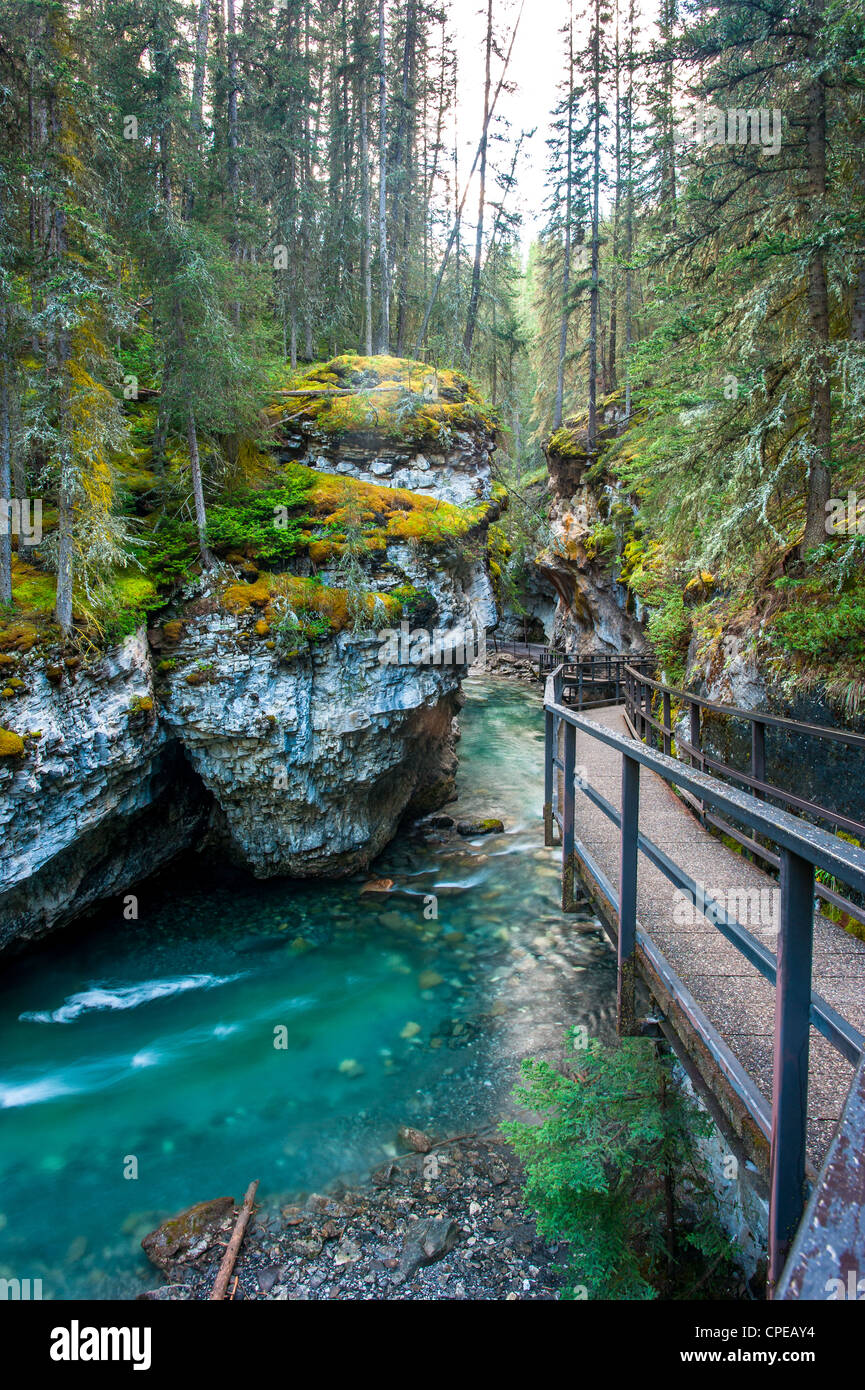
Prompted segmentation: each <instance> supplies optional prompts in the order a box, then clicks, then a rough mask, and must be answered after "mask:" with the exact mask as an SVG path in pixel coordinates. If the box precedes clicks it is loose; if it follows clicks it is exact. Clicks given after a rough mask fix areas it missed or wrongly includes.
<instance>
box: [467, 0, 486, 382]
mask: <svg viewBox="0 0 865 1390" xmlns="http://www.w3.org/2000/svg"><path fill="white" fill-rule="evenodd" d="M492 51H493V0H487V38H486V50H485V69H484V123H483V134H482V135H481V159H480V188H479V190H478V225H477V230H476V232H475V259H474V265H473V266H472V287H471V293H470V294H469V307H468V314H467V315H466V331H465V334H464V335H463V357H464V358H465V362H466V366H468V365H469V363H470V362H471V355H472V342H473V340H474V336H475V326H476V324H477V319H478V305H479V303H480V297H481V260H482V258H483V251H484V207H485V204H486V196H487V142H488V137H489V124H490V65H491V60H492Z"/></svg>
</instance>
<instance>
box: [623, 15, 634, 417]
mask: <svg viewBox="0 0 865 1390" xmlns="http://www.w3.org/2000/svg"><path fill="white" fill-rule="evenodd" d="M635 18H636V16H635V0H630V5H629V9H628V101H627V116H626V120H627V125H626V131H625V145H626V150H627V154H626V159H627V169H628V192H627V198H626V202H625V418H626V419H627V420H630V418H631V344H632V341H633V331H634V324H633V293H634V272H633V266H632V262H633V257H634V23H635Z"/></svg>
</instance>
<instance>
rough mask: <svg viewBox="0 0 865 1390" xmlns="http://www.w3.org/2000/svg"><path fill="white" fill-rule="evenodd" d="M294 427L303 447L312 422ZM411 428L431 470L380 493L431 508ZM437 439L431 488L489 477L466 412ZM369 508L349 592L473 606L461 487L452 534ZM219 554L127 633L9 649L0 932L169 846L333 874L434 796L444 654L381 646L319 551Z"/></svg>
mask: <svg viewBox="0 0 865 1390" xmlns="http://www.w3.org/2000/svg"><path fill="white" fill-rule="evenodd" d="M306 445H307V454H308V455H309V456H312V454H313V453H314V452H315V451H316V449H317V447H318V441H315V440H312V439H311V438H310V437H306ZM470 446H471V447H470ZM280 447H282V444H280ZM342 447H343V446H342V445H340V446H338V448H342ZM350 447H351V448H357V446H356V445H352V446H349V445H347V444H346V445H345V448H346V449H348V448H350ZM425 448H426V445H424V444H422V443H421V442H420V441H416V442H415V443H414V444H411V445H407V444H406V443H405V442H400V444H399V446H398V447H397V446H394V447H393V451H392V453H393V458H394V460H397V457H398V459H399V460H400V467H401V468H403V469H407V470H408V473H411V474H412V476H414V474H415V473H419V474H423V475H424V476H426V475H427V474H428V473H434V474H435V476H433V477H431V478H429V479H428V488H429V491H428V492H426V493H425V494H424V499H425V500H424V507H423V508H417V509H416V511H415V512H412V511H411V509H410V499H406V498H405V497H404V496H403V497H401V498H400V499H399V500H400V506H401V507H402V506H405V507H407V508H409V510H407V511H406V512H404V513H403V512H402V511H399V512H398V513H397V514H396V516H397V522H400V521H401V518H403V516H405V517H406V518H408V520H409V522H411V521H412V519H413V518H414V519H415V520H417V521H418V524H419V526H420V523H421V522H422V523H423V524H424V525H427V524H428V519H429V517H430V515H435V509H433V510H432V513H431V511H430V504H429V501H428V498H429V496H430V495H438V493H437V492H436V485H437V473H435V470H433V469H432V467H430V468H429V469H424V468H423V466H422V463H423V459H424V458H426V460H427V461H429V453H428V452H427V453H426V454H425V453H424V450H425ZM389 449H390V446H389V445H387V444H386V442H382V441H379V444H378V446H377V448H376V450H375V452H374V453H372V454H371V455H370V456H369V458H365V457H364V456H362V455H360V454H358V455H357V458H356V463H357V472H358V476H361V475H364V474H366V475H368V476H369V477H370V478H374V479H377V480H378V482H379V483H381V481H382V476H383V475H382V473H381V472H379V471H377V469H374V467H373V465H378V464H379V463H380V461H381V460H382V459H383V458H384V457H386V456H388V451H389ZM472 449H473V450H474V452H473V453H472ZM458 450H459V458H458V460H457V461H455V462H454V465H453V467H454V474H453V475H451V473H450V472H448V468H449V466H450V465H449V464H448V463H447V460H448V459H450V458H453V457H454V455H453V453H452V452H451V453H447V454H445V453H442V454H441V456H440V458H441V463H440V469H441V471H442V478H443V488H445V489H446V491H447V492H448V494H449V495H448V496H447V497H446V496H445V495H444V492H442V494H441V496H442V500H443V501H445V502H446V501H449V500H450V499H451V498H453V497H464V496H467V495H468V489H469V487H470V486H471V488H472V497H471V500H472V504H473V505H474V503H476V501H477V496H476V492H477V489H478V488H480V490H481V491H482V492H485V493H486V495H487V496H489V451H490V438H489V435H488V432H487V431H486V430H484V429H482V428H479V430H478V432H477V433H476V434H475V435H472V433H471V431H469V430H467V431H466V432H465V439H464V440H463V441H461V442H460V441H458ZM336 452H338V449H337V450H336ZM317 457H319V458H321V457H322V456H321V455H320V454H317ZM333 458H334V463H338V462H348V459H347V458H342V459H337V458H336V455H335V454H334V455H333ZM419 459H420V460H421V463H420V466H418V460H419ZM472 459H473V461H474V462H473V464H472ZM445 475H446V476H445ZM395 476H396V475H394V477H395ZM325 481H326V482H327V480H325ZM388 481H393V478H389V479H388ZM331 485H332V484H331V483H330V482H327V486H331ZM333 486H335V484H334V485H333ZM385 500H386V499H385ZM363 505H364V506H366V505H371V504H369V499H368V497H367V495H366V494H364V499H363ZM374 506H376V507H378V506H381V507H384V501H380V500H376V501H375V502H374ZM495 514H496V513H495V508H491V510H490V518H492V517H493V516H494V515H495ZM383 515H384V513H382V515H378V514H376V516H375V517H373V520H372V522H371V523H370V524H371V525H373V524H374V525H376V526H377V527H378V531H377V533H376V538H375V543H374V544H373V545H371V546H370V547H369V551H368V553H366V552H364V567H365V569H364V575H365V577H364V585H363V589H362V592H361V601H362V602H364V603H366V604H367V605H368V609H369V611H370V612H372V611H373V610H375V611H376V612H378V610H379V609H380V608H383V609H384V614H385V617H384V621H385V622H391V623H392V624H393V625H394V627H396V628H400V627H401V623H402V622H404V623H405V625H406V627H407V628H411V629H414V628H415V627H424V628H427V629H431V630H435V629H439V630H443V629H458V630H467V629H472V628H473V629H476V630H480V631H483V629H484V628H487V627H490V626H492V625H493V624H494V623H495V621H496V609H495V600H494V595H493V591H492V586H491V583H490V580H489V576H488V573H487V566H486V558H485V528H486V524H487V518H486V515H485V513H484V511H483V508H481V509H480V511H475V510H472V512H471V515H470V516H469V518H468V520H467V522H466V530H465V534H464V535H460V534H458V535H457V536H456V537H454V536H452V535H451V534H450V533H448V534H447V535H446V536H445V539H444V541H443V542H441V543H439V542H436V543H435V544H434V543H432V542H429V541H428V540H427V539H426V533H425V532H422V534H421V535H420V536H419V537H417V538H415V537H414V536H413V535H412V530H411V526H408V538H407V537H406V535H404V534H403V532H404V531H405V530H406V527H403V528H402V531H400V530H399V527H397V530H396V533H395V534H394V535H393V538H392V539H391V537H390V534H389V533H388V534H387V539H386V542H383V541H382V539H381V537H382V535H383V534H385V532H386V531H387V520H386V516H385V518H384V520H382V516H383ZM449 517H450V524H451V525H453V524H454V516H453V514H452V513H450V514H449ZM336 524H337V523H334V525H332V526H331V531H333V530H334V526H335V525H336ZM328 534H330V533H328ZM343 539H344V538H343ZM320 544H321V546H322V548H323V549H325V550H328V549H333V550H335V549H338V547H336V546H331V545H330V543H329V542H327V543H326V544H325V543H324V542H321V543H320ZM311 549H312V548H311V547H310V554H311ZM235 560H237V561H238V563H237V564H235V563H234V561H235ZM223 563H224V567H223V569H222V570H221V572H219V573H218V574H217V575H216V576H210V575H202V576H201V577H200V578H198V579H196V580H194V581H193V582H192V583H191V584H189V585H187V586H186V587H185V588H184V589H183V590H182V591H180V592H178V593H177V594H176V595H175V597H174V598H173V600H172V601H171V603H170V605H169V607H168V608H167V609H166V611H165V613H164V615H163V617H162V618H161V619H160V620H159V621H157V622H156V623H154V625H153V626H152V627H151V629H150V631H149V632H147V633H146V632H145V631H144V630H143V629H142V630H140V631H139V632H137V633H136V634H134V635H133V636H131V637H129V638H127V639H126V641H125V642H123V643H122V644H121V645H120V646H118V647H115V648H112V649H111V650H109V651H108V652H107V653H104V654H92V655H90V656H88V657H84V658H81V659H80V660H79V659H78V658H74V659H73V661H72V662H71V663H70V664H63V663H59V664H51V663H52V661H55V660H57V658H56V657H54V656H49V657H47V658H46V654H45V652H44V651H40V650H39V649H38V648H35V649H34V650H32V651H29V652H27V653H26V654H24V655H22V656H21V657H20V658H16V661H17V666H16V671H17V677H16V690H15V696H14V699H13V700H11V701H10V702H9V704H8V705H7V706H6V707H5V708H4V710H3V716H2V717H3V723H4V725H8V730H7V733H8V734H9V739H8V742H9V744H10V748H7V749H5V750H4V749H2V748H0V827H2V831H3V846H4V851H5V852H4V855H3V857H2V861H0V947H3V946H6V945H9V944H10V943H12V942H22V941H25V940H30V939H33V938H35V937H38V936H39V935H41V934H43V933H45V932H47V931H49V930H51V929H52V928H53V927H56V926H61V925H63V924H65V923H67V922H69V921H71V920H73V919H74V918H75V917H77V916H79V915H80V914H81V913H82V912H84V911H86V910H87V909H89V908H92V907H94V906H96V905H97V904H100V903H103V902H105V900H112V899H113V898H115V897H116V898H117V907H118V920H122V917H121V912H122V895H123V894H124V893H126V892H127V891H129V889H130V888H132V887H133V886H134V885H135V883H136V882H138V881H139V880H141V879H143V878H144V877H146V876H147V875H148V874H150V873H152V872H154V871H155V870H157V869H160V868H162V867H163V866H164V865H165V864H167V863H168V862H169V860H170V859H171V858H172V856H174V855H176V854H177V853H179V852H181V851H183V850H185V849H188V848H190V847H195V848H202V847H204V848H206V849H207V850H208V851H210V852H216V853H218V854H219V855H220V856H222V857H226V856H227V857H229V858H231V859H232V860H233V861H234V862H236V863H238V864H240V865H242V866H244V867H245V868H247V869H248V870H250V871H251V872H252V873H253V874H255V875H257V876H260V877H269V876H274V875H289V876H297V877H309V876H318V875H328V876H332V875H343V874H348V873H352V872H354V871H356V870H358V869H360V868H364V867H365V866H366V865H368V864H369V863H370V861H371V860H372V859H373V858H374V857H375V855H376V854H378V853H379V852H380V851H381V850H382V848H383V847H384V846H385V845H386V844H387V842H388V841H389V840H390V839H391V838H392V836H393V835H394V833H395V831H396V829H397V827H398V825H399V822H400V819H401V818H402V817H403V816H404V815H405V814H406V813H409V814H411V813H417V814H420V813H425V812H427V811H430V810H433V809H436V808H437V807H439V806H441V805H443V804H444V803H445V802H446V801H447V800H448V799H449V798H450V797H451V796H452V795H453V792H454V776H455V772H456V766H457V759H456V753H455V744H456V738H457V736H458V729H457V726H456V719H455V716H456V714H457V713H458V710H459V708H460V705H461V703H462V696H461V692H460V681H461V679H462V677H463V676H464V675H465V672H466V662H465V661H463V662H462V664H453V665H449V664H446V663H443V664H440V665H431V664H413V662H412V659H411V657H409V658H408V659H406V656H405V655H404V654H403V655H401V656H400V657H399V658H398V659H397V660H396V661H394V660H393V659H390V660H386V659H383V658H384V654H385V650H386V647H385V643H386V638H387V633H386V632H384V631H379V632H370V631H369V625H368V624H367V625H365V624H364V623H362V622H361V623H357V622H352V621H351V618H350V612H351V602H352V595H351V593H350V592H349V591H348V590H347V589H345V588H342V589H340V588H338V587H337V586H338V585H339V584H340V583H343V584H344V583H345V582H346V581H345V575H344V574H342V575H341V574H340V572H339V568H338V567H339V563H340V562H339V560H338V559H337V560H334V562H333V563H334V570H333V572H332V573H331V572H330V571H329V570H328V568H327V567H326V566H327V565H328V564H329V563H330V562H329V561H328V560H325V561H324V565H325V568H319V569H318V571H317V573H311V572H310V571H311V569H312V570H314V566H313V564H312V561H311V560H310V558H309V555H308V554H307V555H301V556H300V557H299V560H298V565H297V566H296V567H295V573H294V574H292V573H291V572H288V573H285V574H280V573H271V572H269V571H262V572H261V573H260V574H259V573H258V572H257V570H256V568H255V566H254V565H253V562H252V561H251V560H250V559H249V558H248V556H244V557H242V562H241V557H237V556H235V557H231V556H229V557H227V560H226V561H224V562H223ZM298 570H299V571H300V572H299V573H298ZM330 585H333V586H334V587H329V586H330ZM299 599H302V604H301V602H299ZM355 601H357V600H356V599H355ZM314 604H318V608H317V609H315V608H314V606H313V605H314ZM295 610H296V611H295ZM347 612H348V613H349V616H348V617H347V616H346V614H347ZM323 615H330V616H329V617H328V616H323ZM334 615H336V616H334ZM378 616H379V618H381V614H380V613H379V615H378ZM400 620H401V621H400ZM316 624H317V626H316ZM374 625H375V626H378V627H381V626H382V622H381V621H378V622H376V623H375V624H374ZM365 626H366V628H367V630H366V631H363V628H364V627H365ZM355 629H357V630H355ZM401 650H403V651H404V647H403V648H401ZM469 659H470V658H469ZM22 745H23V746H22Z"/></svg>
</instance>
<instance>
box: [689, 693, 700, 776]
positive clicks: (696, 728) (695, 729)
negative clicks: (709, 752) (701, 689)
mask: <svg viewBox="0 0 865 1390" xmlns="http://www.w3.org/2000/svg"><path fill="white" fill-rule="evenodd" d="M690 711H691V747H692V748H694V749H695V750H696V753H697V754H699V752H700V748H701V744H700V706H699V705H695V704H694V703H693V702H692V703H691V705H690ZM699 766H700V758H699V757H698V756H696V755H695V754H694V753H692V754H691V767H699Z"/></svg>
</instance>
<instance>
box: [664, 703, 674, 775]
mask: <svg viewBox="0 0 865 1390" xmlns="http://www.w3.org/2000/svg"><path fill="white" fill-rule="evenodd" d="M671 732H672V731H671V728H670V692H669V690H665V691H664V752H665V753H666V755H667V757H668V758H669V756H670V754H671V753H672V750H673V740H672V738H671V737H670V734H671Z"/></svg>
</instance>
